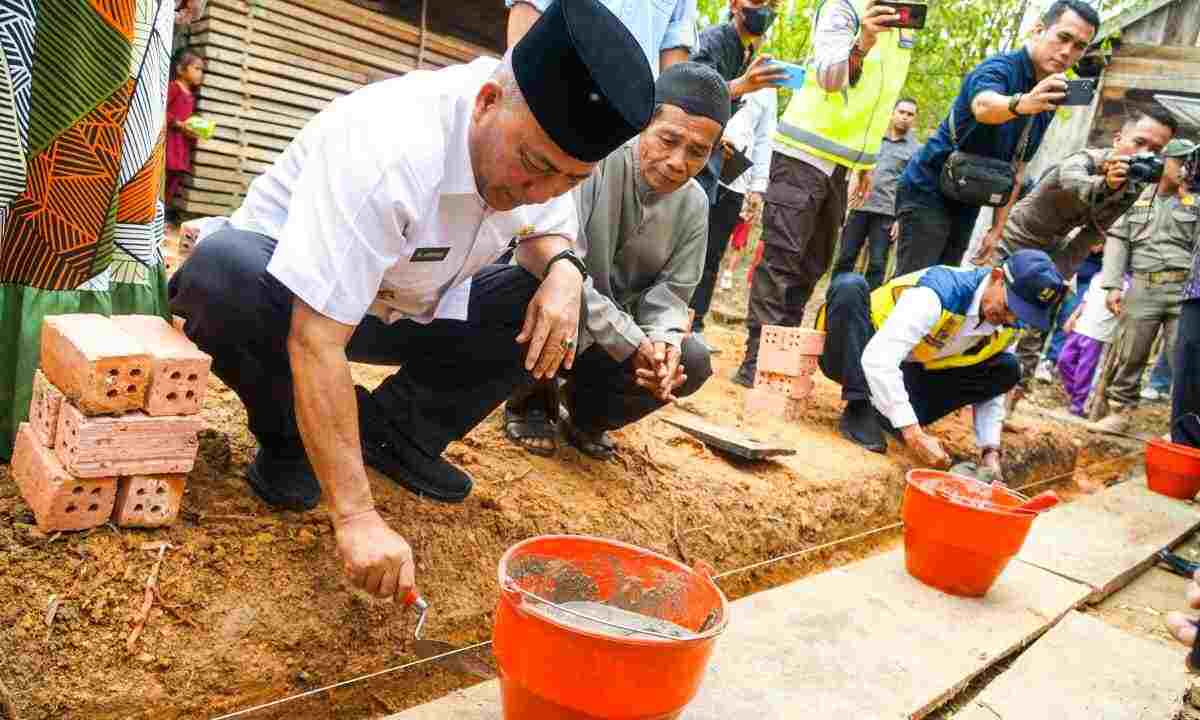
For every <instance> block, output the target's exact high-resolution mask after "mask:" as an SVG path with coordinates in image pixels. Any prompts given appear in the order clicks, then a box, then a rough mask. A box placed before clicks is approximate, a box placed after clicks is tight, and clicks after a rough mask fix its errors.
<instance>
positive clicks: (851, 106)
mask: <svg viewBox="0 0 1200 720" xmlns="http://www.w3.org/2000/svg"><path fill="white" fill-rule="evenodd" d="M867 2H868V0H850V3H851V4H852V5H853V6H854V12H855V13H856V17H855V20H856V24H857V20H858V18H859V17H861V16H862V14H863V12H865V10H866V7H867ZM823 7H824V2H821V4H819V5H818V6H817V10H816V12H815V13H814V14H813V28H816V27H817V22H818V20H819V19H820V15H821V10H822V8H823ZM914 37H915V36H914V35H913V32H912V31H911V30H903V31H902V30H899V29H893V30H889V31H887V32H885V33H880V35H879V37H878V40H877V41H876V43H875V47H873V48H871V52H870V53H869V54H868V55H867V57H866V58H864V59H863V70H862V76H861V77H860V78H859V81H858V84H857V85H855V86H854V87H850V86H849V85H847V86H846V88H845V89H844V90H841V91H839V92H833V93H829V92H826V91H825V90H822V89H821V86H820V85H818V84H817V71H816V68H815V67H813V66H812V65H811V64H810V66H809V68H808V72H807V74H806V76H805V79H804V87H803V88H802V89H801V90H800V91H799V92H797V93H796V94H795V95H793V96H792V100H791V102H789V103H788V106H787V110H786V111H785V112H784V113H783V117H782V118H781V119H780V121H779V126H778V130H777V131H776V133H775V143H776V145H777V146H786V147H789V148H793V149H795V150H801V151H803V152H806V153H809V154H810V155H815V156H817V157H819V158H823V159H825V160H829V161H831V162H835V163H837V164H839V165H845V166H846V167H848V168H850V169H852V170H860V169H865V168H871V167H874V166H875V162H876V160H877V159H878V157H879V149H880V147H881V146H882V144H883V136H884V134H885V133H886V132H887V129H888V124H889V123H890V122H891V117H892V111H893V110H894V109H895V105H896V101H897V100H899V99H900V91H901V90H902V89H903V88H904V82H905V80H906V79H907V77H908V66H909V63H910V62H911V61H912V48H913V41H914Z"/></svg>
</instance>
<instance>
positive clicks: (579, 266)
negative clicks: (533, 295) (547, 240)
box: [546, 250, 588, 280]
mask: <svg viewBox="0 0 1200 720" xmlns="http://www.w3.org/2000/svg"><path fill="white" fill-rule="evenodd" d="M559 260H566V261H567V262H569V263H571V264H572V265H574V266H575V269H576V270H578V271H579V274H580V275H582V276H583V279H584V280H587V279H588V271H587V265H585V264H584V262H583V260H581V259H580V258H579V256H578V255H576V254H575V251H574V250H563V251H562V252H560V253H559V254H557V255H555V256H554V257H552V258H550V262H548V263H546V274H547V275H549V274H550V268H551V267H553V266H554V263H556V262H558V261H559Z"/></svg>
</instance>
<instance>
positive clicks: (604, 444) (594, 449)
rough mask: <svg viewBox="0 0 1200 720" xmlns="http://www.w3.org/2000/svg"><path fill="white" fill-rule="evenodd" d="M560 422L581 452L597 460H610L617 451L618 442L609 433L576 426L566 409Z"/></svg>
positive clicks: (568, 439)
mask: <svg viewBox="0 0 1200 720" xmlns="http://www.w3.org/2000/svg"><path fill="white" fill-rule="evenodd" d="M559 422H561V423H562V425H563V430H564V431H566V435H567V441H568V442H570V443H571V445H573V446H574V447H575V448H576V449H578V450H579V452H581V453H583V454H584V455H587V456H588V457H590V458H595V459H596V460H608V459H610V458H612V456H613V455H614V454H616V452H617V444H616V443H615V442H613V440H612V438H611V437H609V436H608V433H607V432H605V431H603V430H601V431H600V432H598V433H591V432H585V431H583V430H580V429H579V428H578V427H576V426H575V423H574V422H572V421H571V416H570V415H568V414H567V412H566V410H565V409H564V411H563V413H562V415H561V416H560V417H559Z"/></svg>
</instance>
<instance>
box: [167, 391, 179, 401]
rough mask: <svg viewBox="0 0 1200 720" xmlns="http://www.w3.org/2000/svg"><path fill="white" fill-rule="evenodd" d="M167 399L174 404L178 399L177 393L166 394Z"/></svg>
mask: <svg viewBox="0 0 1200 720" xmlns="http://www.w3.org/2000/svg"><path fill="white" fill-rule="evenodd" d="M167 399H168V400H170V401H171V402H175V401H176V400H178V399H179V393H173V392H170V393H167Z"/></svg>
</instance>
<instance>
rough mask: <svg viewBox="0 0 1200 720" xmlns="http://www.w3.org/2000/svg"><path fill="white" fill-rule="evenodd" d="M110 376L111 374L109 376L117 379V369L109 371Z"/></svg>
mask: <svg viewBox="0 0 1200 720" xmlns="http://www.w3.org/2000/svg"><path fill="white" fill-rule="evenodd" d="M108 374H109V375H112V376H113V377H116V376H117V374H118V373H117V369H116V368H113V369H112V370H109V371H108Z"/></svg>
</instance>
